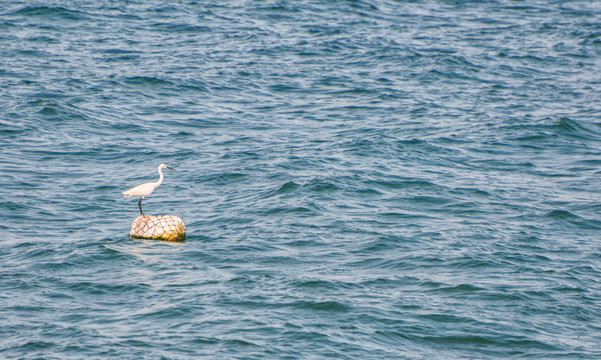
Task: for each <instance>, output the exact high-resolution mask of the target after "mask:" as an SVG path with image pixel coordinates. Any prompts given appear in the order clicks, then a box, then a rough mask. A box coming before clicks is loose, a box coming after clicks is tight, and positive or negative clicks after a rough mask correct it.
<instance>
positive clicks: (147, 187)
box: [123, 164, 174, 216]
mask: <svg viewBox="0 0 601 360" xmlns="http://www.w3.org/2000/svg"><path fill="white" fill-rule="evenodd" d="M162 169H169V170H174V169H172V168H170V167H169V166H167V165H165V164H161V165H159V166H158V167H157V171H158V172H159V181H157V182H147V183H144V184H140V185H138V186H134V187H133V188H131V189H129V190H125V191H124V192H123V195H124V196H125V197H126V198H128V197H130V196H140V201H138V207H139V208H140V214H142V216H144V212H142V199H144V196H146V195H150V194H151V193H152V192H153V191H154V189H156V188H158V187H159V186H160V185H161V183H162V182H163V172H162V171H161V170H162Z"/></svg>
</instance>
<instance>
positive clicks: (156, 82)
mask: <svg viewBox="0 0 601 360" xmlns="http://www.w3.org/2000/svg"><path fill="white" fill-rule="evenodd" d="M124 82H125V83H126V84H130V85H141V86H159V87H162V86H173V85H174V84H173V83H172V82H171V81H168V80H164V79H161V78H157V77H153V76H130V77H126V78H125V79H124Z"/></svg>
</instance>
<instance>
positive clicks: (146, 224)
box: [129, 215, 186, 241]
mask: <svg viewBox="0 0 601 360" xmlns="http://www.w3.org/2000/svg"><path fill="white" fill-rule="evenodd" d="M129 235H130V236H131V237H132V238H136V239H150V240H167V241H183V240H184V238H185V237H186V226H185V225H184V222H183V221H182V219H180V217H179V216H175V215H140V216H138V217H137V218H135V219H134V221H133V222H132V223H131V230H130V232H129Z"/></svg>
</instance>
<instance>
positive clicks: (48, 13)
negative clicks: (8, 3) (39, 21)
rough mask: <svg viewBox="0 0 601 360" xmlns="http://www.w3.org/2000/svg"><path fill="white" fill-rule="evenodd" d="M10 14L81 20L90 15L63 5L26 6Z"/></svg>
mask: <svg viewBox="0 0 601 360" xmlns="http://www.w3.org/2000/svg"><path fill="white" fill-rule="evenodd" d="M6 15H8V16H24V17H26V18H36V17H40V18H44V19H49V20H69V21H81V20H86V19H88V17H87V16H86V15H85V13H84V12H81V11H77V10H71V9H67V8H64V7H61V6H25V7H23V8H20V9H18V10H15V11H13V12H11V13H9V14H6Z"/></svg>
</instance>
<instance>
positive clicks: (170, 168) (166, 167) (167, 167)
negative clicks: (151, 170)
mask: <svg viewBox="0 0 601 360" xmlns="http://www.w3.org/2000/svg"><path fill="white" fill-rule="evenodd" d="M165 169H169V170H175V169H174V168H172V167H169V166H165Z"/></svg>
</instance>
